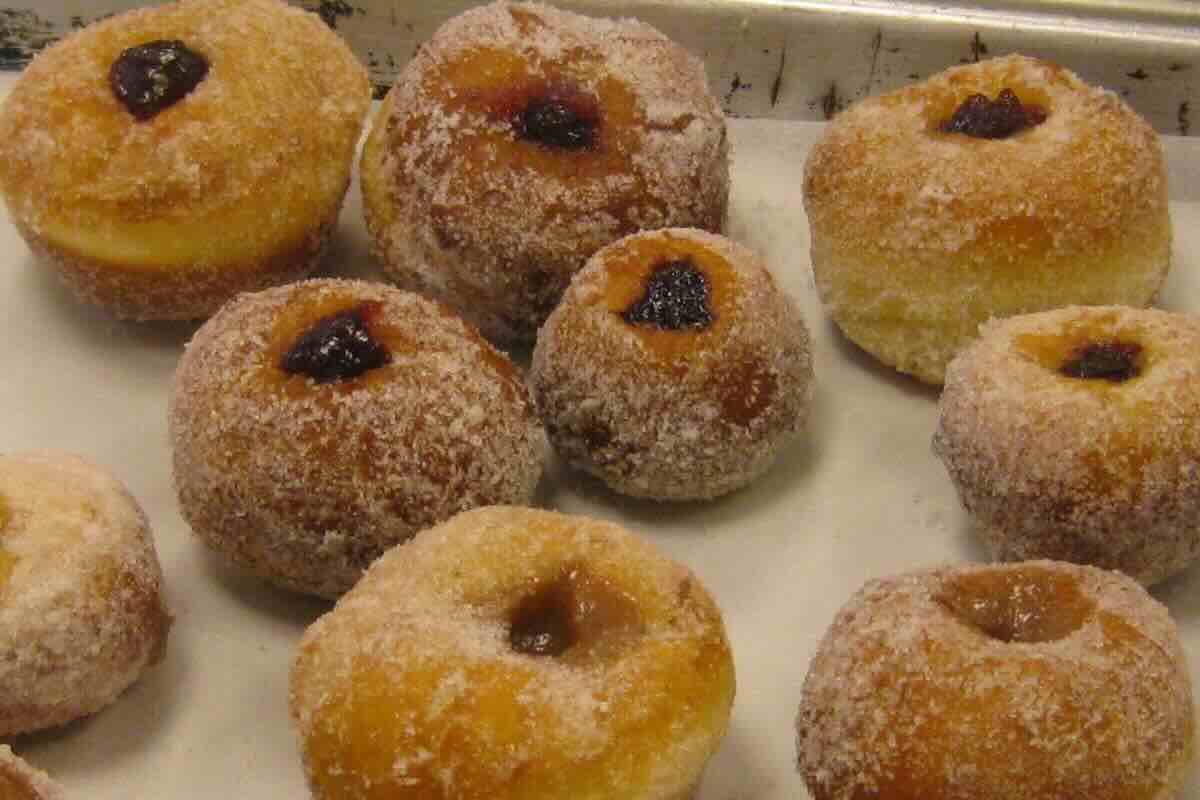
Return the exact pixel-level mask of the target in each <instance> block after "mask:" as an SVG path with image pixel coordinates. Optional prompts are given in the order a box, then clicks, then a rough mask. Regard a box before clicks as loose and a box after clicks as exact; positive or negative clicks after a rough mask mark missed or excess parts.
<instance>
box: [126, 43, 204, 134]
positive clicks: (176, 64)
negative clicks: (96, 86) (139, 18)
mask: <svg viewBox="0 0 1200 800" xmlns="http://www.w3.org/2000/svg"><path fill="white" fill-rule="evenodd" d="M207 75H208V62H207V61H206V60H205V59H204V57H203V56H201V55H200V54H199V53H197V52H195V51H194V50H191V49H189V48H188V46H187V45H185V44H184V43H183V42H181V41H179V40H178V39H171V40H166V39H158V40H155V41H152V42H146V43H145V44H140V45H137V46H136V47H130V48H129V49H128V50H125V51H123V52H122V53H121V55H120V56H118V57H117V60H116V61H114V62H113V63H112V67H111V68H110V69H109V73H108V80H109V84H110V85H111V86H112V91H113V94H114V95H116V98H117V100H119V101H120V102H121V104H122V105H124V106H125V108H127V109H128V110H129V113H130V114H133V116H135V117H137V118H138V119H139V120H147V119H150V118H151V117H153V116H155V115H156V114H158V113H159V112H161V111H163V110H165V109H167V108H170V107H171V106H173V105H175V104H176V103H178V102H179V101H180V100H182V99H183V98H184V97H186V96H187V95H188V94H190V93H191V92H192V90H193V89H195V88H196V87H197V86H198V85H200V82H201V81H203V80H204V78H205V77H206V76H207Z"/></svg>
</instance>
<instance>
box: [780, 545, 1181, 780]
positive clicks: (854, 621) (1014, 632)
mask: <svg viewBox="0 0 1200 800" xmlns="http://www.w3.org/2000/svg"><path fill="white" fill-rule="evenodd" d="M796 728H797V734H798V736H797V751H798V754H799V768H800V773H801V774H802V775H803V777H804V781H805V783H806V784H807V786H808V791H809V793H810V794H811V796H812V798H813V800H852V799H853V800H860V798H867V797H870V798H875V799H876V800H902V799H903V800H911V798H921V800H1013V798H1021V800H1061V799H1062V798H1087V799H1088V800H1166V798H1170V797H1175V796H1176V792H1177V791H1178V789H1179V787H1180V785H1181V784H1182V782H1183V781H1184V779H1185V778H1186V777H1187V775H1188V773H1189V772H1190V769H1189V768H1190V765H1191V757H1192V746H1193V736H1194V721H1193V707H1192V688H1191V682H1190V678H1189V673H1188V668H1187V663H1186V660H1185V656H1184V652H1183V648H1182V646H1181V645H1180V641H1179V635H1178V632H1177V631H1176V628H1175V624H1174V623H1173V622H1172V621H1171V618H1170V616H1169V615H1168V614H1167V610H1166V608H1164V607H1163V606H1162V605H1160V604H1159V603H1158V602H1156V601H1155V600H1154V599H1153V598H1151V597H1150V595H1148V594H1146V592H1145V591H1144V590H1143V589H1142V588H1141V586H1139V585H1138V584H1137V583H1135V582H1134V581H1133V580H1132V579H1130V578H1128V577H1126V576H1124V575H1121V574H1120V573H1116V572H1105V571H1103V570H1100V569H1096V568H1094V567H1083V566H1076V565H1072V564H1064V563H1060V562H1053V561H1036V562H1027V563H1023V564H1012V565H1003V566H976V565H972V566H959V567H941V568H937V569H929V570H922V571H918V572H913V573H909V574H906V575H901V576H898V577H892V578H884V579H881V580H873V581H870V582H869V583H867V585H866V586H864V587H863V588H862V589H861V590H860V591H859V592H858V593H857V594H855V596H854V597H853V598H852V599H851V600H850V601H849V602H848V603H847V604H846V605H845V607H843V608H842V610H841V611H840V612H839V613H838V615H837V618H836V619H835V620H834V622H833V625H832V626H831V627H830V628H829V631H828V632H827V633H826V634H825V636H824V638H823V639H822V640H821V644H820V646H819V648H818V649H817V653H816V656H815V657H814V658H813V661H812V664H811V666H810V667H809V671H808V677H807V678H806V679H805V681H804V689H803V692H802V695H801V701H800V712H799V715H798V717H797V720H796Z"/></svg>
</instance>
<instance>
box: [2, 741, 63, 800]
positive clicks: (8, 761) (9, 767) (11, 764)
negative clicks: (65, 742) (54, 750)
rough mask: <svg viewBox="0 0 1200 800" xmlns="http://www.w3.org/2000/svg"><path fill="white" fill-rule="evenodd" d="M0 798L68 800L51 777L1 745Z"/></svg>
mask: <svg viewBox="0 0 1200 800" xmlns="http://www.w3.org/2000/svg"><path fill="white" fill-rule="evenodd" d="M0 798H3V800H66V795H65V794H64V793H63V790H62V788H61V787H60V786H59V785H58V784H56V783H55V782H54V781H52V780H50V776H49V775H47V774H46V773H44V772H42V771H41V770H39V769H35V768H34V767H31V766H29V764H28V763H26V762H25V761H24V760H23V759H22V758H20V757H19V756H17V755H16V754H15V753H13V751H12V749H11V748H9V746H8V745H5V744H0Z"/></svg>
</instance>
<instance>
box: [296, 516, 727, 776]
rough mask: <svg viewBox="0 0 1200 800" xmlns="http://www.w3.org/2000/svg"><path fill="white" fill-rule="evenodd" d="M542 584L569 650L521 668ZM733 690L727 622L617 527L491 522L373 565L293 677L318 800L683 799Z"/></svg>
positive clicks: (437, 533)
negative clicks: (525, 620) (532, 606)
mask: <svg viewBox="0 0 1200 800" xmlns="http://www.w3.org/2000/svg"><path fill="white" fill-rule="evenodd" d="M547 587H556V589H557V591H556V592H555V593H554V596H557V597H558V598H560V599H561V602H560V603H558V604H557V607H552V608H550V609H548V610H547V612H546V613H549V614H557V615H559V616H561V617H562V618H564V619H565V620H566V621H567V622H568V623H569V624H568V625H567V627H569V628H570V629H572V630H573V635H574V637H575V638H574V643H573V645H572V646H571V647H569V648H568V649H567V650H566V651H565V652H564V653H563V654H561V655H557V656H551V655H526V654H524V653H521V652H517V651H516V650H515V649H514V647H513V645H512V644H511V629H512V628H513V627H514V626H515V624H516V622H517V618H518V617H519V616H520V614H521V613H522V612H521V609H522V608H525V607H527V606H528V602H529V599H530V598H531V597H537V596H542V595H545V594H546V589H547ZM733 694H734V674H733V662H732V659H731V655H730V651H729V643H728V641H727V640H726V637H725V632H724V627H723V625H722V622H721V615H720V612H719V611H718V609H717V607H716V605H715V604H714V603H713V600H712V598H711V597H710V596H709V594H708V592H707V591H705V589H704V588H703V587H702V586H701V585H700V584H699V583H698V582H697V579H696V578H695V576H693V575H692V574H691V573H690V572H689V571H688V570H687V569H686V568H684V567H683V566H680V565H679V564H676V563H673V562H671V561H669V560H668V559H666V558H665V557H664V556H663V555H661V554H660V553H659V552H658V551H657V550H655V549H654V548H653V547H652V546H651V545H650V544H649V543H647V542H646V541H644V540H642V539H640V538H638V537H635V536H634V535H632V534H630V533H628V532H627V531H625V530H624V529H622V528H620V527H618V526H616V525H614V524H612V523H607V522H602V521H599V520H592V519H587V518H585V517H575V516H567V515H563V514H557V513H552V512H547V511H537V510H531V509H519V508H501V507H494V508H485V509H479V510H475V511H470V512H466V513H463V514H460V515H458V516H456V517H454V518H453V519H451V520H450V521H448V522H446V523H444V524H442V525H439V526H437V527H435V528H433V529H431V530H427V531H424V532H422V533H420V534H418V535H417V536H416V537H415V538H414V539H413V540H412V541H411V542H410V543H408V544H406V545H403V546H401V547H396V548H393V549H392V550H391V551H390V552H388V553H387V554H386V555H384V556H383V557H382V558H381V559H379V560H378V561H377V562H376V563H375V564H374V565H373V566H372V567H371V569H370V570H369V571H368V572H367V574H366V575H365V576H364V577H363V579H362V581H360V582H359V584H358V585H357V586H355V587H354V589H353V590H351V591H350V592H349V593H348V594H346V595H345V596H344V597H343V598H342V599H341V600H340V601H339V603H338V605H337V607H336V608H335V609H334V610H333V611H332V612H330V613H329V614H326V615H325V616H324V617H322V618H321V619H320V620H318V621H317V622H316V623H315V624H314V625H313V626H312V627H311V628H309V630H308V632H307V633H306V634H305V636H304V638H303V640H302V642H301V645H300V651H299V655H298V656H297V659H296V662H295V664H294V667H293V670H292V678H291V709H292V716H293V720H294V722H295V725H296V727H297V729H298V731H299V734H300V739H301V748H302V752H303V757H304V764H305V768H306V772H307V775H308V780H309V785H310V786H311V788H312V791H313V796H314V797H315V798H318V800H351V799H352V798H356V799H364V800H365V798H375V797H388V798H392V800H410V799H411V800H449V799H450V798H455V800H518V799H519V800H537V799H538V798H545V800H559V799H560V798H585V799H586V800H618V799H619V800H686V798H690V797H691V796H692V793H693V791H694V789H695V787H696V785H697V783H698V781H699V778H700V774H701V772H702V770H703V768H704V765H705V763H706V762H707V760H708V758H709V757H710V756H711V755H712V753H713V752H714V751H715V750H716V748H717V745H718V743H719V742H720V740H721V737H722V736H723V734H724V732H725V729H726V726H727V724H728V719H729V713H730V707H731V705H732V702H733Z"/></svg>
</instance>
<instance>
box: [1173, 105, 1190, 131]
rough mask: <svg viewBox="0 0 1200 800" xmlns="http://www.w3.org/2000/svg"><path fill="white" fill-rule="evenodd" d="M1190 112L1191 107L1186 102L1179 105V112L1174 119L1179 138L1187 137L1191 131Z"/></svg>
mask: <svg viewBox="0 0 1200 800" xmlns="http://www.w3.org/2000/svg"><path fill="white" fill-rule="evenodd" d="M1191 111H1192V107H1191V105H1189V104H1188V102H1187V101H1186V100H1185V101H1183V102H1182V103H1180V104H1179V111H1178V113H1177V114H1176V115H1175V119H1176V120H1177V121H1178V122H1179V135H1180V136H1187V135H1188V133H1190V132H1191V130H1192V121H1191V119H1190V116H1191Z"/></svg>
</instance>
